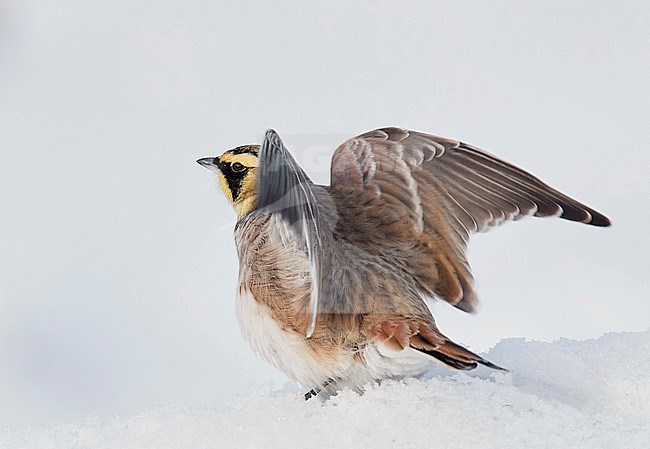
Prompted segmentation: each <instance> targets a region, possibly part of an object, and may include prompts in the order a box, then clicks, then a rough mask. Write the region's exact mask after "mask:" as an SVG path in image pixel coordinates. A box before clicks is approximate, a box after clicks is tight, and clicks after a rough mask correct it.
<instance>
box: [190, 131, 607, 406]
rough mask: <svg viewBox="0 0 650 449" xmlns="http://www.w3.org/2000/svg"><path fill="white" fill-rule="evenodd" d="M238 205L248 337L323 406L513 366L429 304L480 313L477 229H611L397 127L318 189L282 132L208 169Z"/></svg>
mask: <svg viewBox="0 0 650 449" xmlns="http://www.w3.org/2000/svg"><path fill="white" fill-rule="evenodd" d="M197 162H198V163H199V164H201V165H202V166H204V167H206V168H208V169H210V170H212V171H213V172H215V173H216V174H217V175H218V180H219V186H220V188H221V190H222V191H223V193H224V194H225V196H226V198H227V200H228V201H229V203H230V204H231V205H232V206H233V208H234V210H235V212H236V215H237V222H236V225H235V229H234V239H235V244H236V248H237V253H238V256H239V278H238V287H237V295H236V307H235V309H236V315H237V319H238V321H239V325H240V328H241V331H242V334H243V337H244V338H245V340H247V341H248V342H249V343H250V345H251V346H252V348H253V349H254V350H255V351H256V352H257V353H258V354H260V355H261V356H262V357H263V358H264V359H266V361H268V362H269V363H270V364H271V365H273V366H275V367H276V368H278V369H279V370H280V371H282V372H283V373H284V374H285V375H286V376H288V377H289V378H290V379H292V380H294V381H296V382H298V383H299V384H301V385H302V386H303V387H304V388H305V389H306V390H307V393H306V394H305V399H309V398H311V397H314V396H318V397H319V398H321V399H322V400H327V398H329V397H331V396H333V395H336V394H338V392H340V391H341V390H343V389H351V390H353V391H356V392H359V393H363V391H364V390H365V388H366V387H367V385H369V384H371V383H373V382H375V383H380V382H381V381H382V380H384V379H401V378H405V377H413V376H419V375H421V374H422V373H423V372H425V371H426V370H427V369H429V368H430V366H431V362H432V361H438V362H441V363H442V364H444V365H446V366H447V367H449V368H451V369H456V370H470V369H474V368H476V367H477V366H478V365H484V366H486V367H489V368H492V369H496V370H503V369H504V368H502V367H500V366H498V365H496V364H494V363H492V362H490V361H488V360H486V359H484V358H483V357H481V356H479V355H478V354H475V353H474V352H472V351H470V350H469V349H467V348H465V347H463V346H461V345H460V344H458V343H455V342H454V341H453V340H451V339H450V338H448V337H447V336H445V335H444V334H443V333H442V332H441V331H440V330H439V329H438V327H437V325H436V322H435V320H434V317H433V315H432V313H431V310H430V309H429V307H428V305H427V301H429V300H430V299H434V300H440V301H445V302H447V303H449V304H451V305H452V306H454V307H456V308H458V309H460V310H463V311H465V312H469V313H473V312H476V310H477V305H478V302H479V297H478V293H477V290H476V285H475V280H474V277H473V275H472V271H471V268H470V265H469V262H468V260H467V255H466V252H467V246H468V242H469V238H470V236H471V234H474V233H477V232H484V231H487V230H488V229H491V228H494V227H497V226H500V225H502V224H504V223H506V222H510V221H516V220H519V219H521V218H523V217H526V216H531V215H532V216H535V217H560V218H563V219H566V220H571V221H576V222H581V223H586V224H589V225H593V226H600V227H607V226H610V224H611V222H610V220H609V219H608V218H607V217H606V216H604V215H603V214H601V213H599V212H597V211H595V210H594V209H592V208H590V207H588V206H586V205H584V204H582V203H580V202H578V201H576V200H574V199H572V198H570V197H569V196H567V195H565V194H563V193H561V192H559V191H558V190H555V189H554V188H552V187H550V186H548V185H547V184H545V183H544V182H542V181H541V180H540V179H538V178H537V177H535V176H533V175H532V174H530V173H528V172H526V171H524V170H522V169H520V168H518V167H516V166H514V165H513V164H511V163H509V162H506V161H504V160H502V159H500V158H498V157H496V156H494V155H492V154H490V153H488V152H486V151H483V150H481V149H479V148H476V147H474V146H472V145H469V144H466V143H463V142H461V141H459V140H454V139H448V138H444V137H439V136H434V135H430V134H426V133H422V132H417V131H412V130H408V129H403V128H397V127H388V128H381V129H376V130H373V131H369V132H366V133H364V134H361V135H359V136H356V137H353V138H351V139H349V140H347V141H346V142H344V143H343V144H342V145H340V146H339V147H338V148H337V149H336V150H335V151H334V154H333V156H332V161H331V179H330V185H329V186H324V185H317V184H315V183H314V182H312V181H311V179H310V178H309V177H308V176H307V174H306V173H305V171H304V170H303V169H302V168H301V167H300V166H299V165H298V163H297V162H296V160H295V159H294V157H293V156H292V155H291V153H290V152H289V151H288V150H287V148H286V147H285V145H284V143H283V142H282V140H281V138H280V136H279V135H278V134H277V133H276V132H275V131H274V130H272V129H269V130H267V131H266V133H265V135H264V139H263V142H262V144H261V145H259V144H254V145H242V146H238V147H236V148H233V149H230V150H228V151H225V152H224V153H223V154H221V155H220V156H217V157H207V158H202V159H199V160H198V161H197Z"/></svg>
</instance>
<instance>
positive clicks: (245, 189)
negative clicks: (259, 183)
mask: <svg viewBox="0 0 650 449" xmlns="http://www.w3.org/2000/svg"><path fill="white" fill-rule="evenodd" d="M219 186H220V187H221V190H222V191H223V193H224V195H226V199H227V200H228V202H229V203H230V204H231V205H232V207H233V209H235V213H237V218H242V217H243V216H244V215H246V214H248V213H249V212H250V211H252V210H253V209H254V208H255V204H256V203H257V195H256V194H255V176H254V175H249V176H247V177H246V178H245V179H244V180H243V182H242V185H241V190H240V191H239V194H238V195H237V198H233V195H232V190H230V186H229V185H228V181H227V180H226V177H225V176H224V175H223V174H222V173H219Z"/></svg>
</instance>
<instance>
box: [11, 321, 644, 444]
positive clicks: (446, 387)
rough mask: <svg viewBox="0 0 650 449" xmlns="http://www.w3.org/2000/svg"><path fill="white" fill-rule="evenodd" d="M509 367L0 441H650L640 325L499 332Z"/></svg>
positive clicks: (502, 359)
mask: <svg viewBox="0 0 650 449" xmlns="http://www.w3.org/2000/svg"><path fill="white" fill-rule="evenodd" d="M486 356H487V358H488V359H489V360H491V361H493V362H495V363H497V364H499V365H501V366H506V367H508V368H509V369H510V372H509V373H501V372H495V371H491V370H489V369H486V368H479V370H476V371H474V372H470V373H458V372H452V371H448V370H446V369H445V368H443V367H439V366H435V367H434V368H433V369H432V370H431V371H430V372H429V373H427V375H425V376H424V377H423V378H421V379H405V380H402V381H387V382H383V383H382V384H381V385H371V386H369V388H368V390H367V391H366V393H365V394H364V395H363V396H359V395H357V394H355V393H353V392H351V391H344V392H342V393H341V394H339V395H338V396H336V397H334V398H332V399H330V400H329V401H327V402H326V403H324V404H323V403H320V402H318V401H315V400H311V401H307V402H305V401H304V400H303V398H302V391H301V390H299V389H298V388H297V387H296V386H295V385H292V384H289V383H287V384H286V385H285V386H284V387H282V388H278V387H277V386H271V385H269V386H266V387H263V388H257V389H255V391H252V392H251V393H250V394H249V395H247V396H245V397H242V398H240V399H239V400H237V401H235V402H230V403H215V404H210V405H206V406H204V407H201V408H196V407H193V408H191V407H183V406H178V405H168V406H166V407H161V408H157V409H152V410H149V411H145V412H142V413H139V414H135V415H132V416H128V417H114V418H111V419H100V418H97V417H95V418H92V417H91V418H88V419H86V420H85V421H84V422H80V423H73V424H66V425H58V426H54V427H47V428H41V429H31V430H24V431H16V430H11V429H5V430H4V431H2V433H0V448H2V449H9V448H12V449H13V448H30V449H31V448H34V449H40V448H43V449H45V448H47V449H57V448H65V449H71V448H79V449H81V448H116V449H117V448H120V449H125V448H141V449H145V448H152V449H153V448H156V449H164V448H170V449H171V448H193V449H201V448H229V449H230V448H232V449H235V448H282V449H289V448H320V447H359V448H363V447H374V448H389V447H395V448H418V449H419V448H424V447H437V448H500V449H504V448H522V447H526V448H529V449H532V448H590V449H592V448H607V449H616V448H625V449H646V448H650V331H646V332H642V333H611V334H606V335H604V336H603V337H601V338H599V339H597V340H588V341H574V340H568V339H560V340H558V341H555V342H553V343H543V342H537V341H526V340H525V339H522V338H513V339H507V340H503V341H501V342H499V343H498V344H497V345H496V346H495V347H494V348H493V349H492V350H490V351H489V353H488V354H487V355H486Z"/></svg>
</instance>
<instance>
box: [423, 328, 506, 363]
mask: <svg viewBox="0 0 650 449" xmlns="http://www.w3.org/2000/svg"><path fill="white" fill-rule="evenodd" d="M428 331H429V332H427V331H425V332H422V331H421V332H420V334H419V335H417V336H413V337H411V345H410V346H411V347H412V348H413V349H416V350H418V351H420V352H422V353H424V354H427V355H430V356H431V357H433V358H435V359H438V360H440V361H441V362H442V363H444V364H445V365H447V366H450V367H451V368H455V369H460V370H470V369H474V368H476V367H477V366H478V365H479V364H481V365H484V366H487V367H488V368H492V369H498V370H501V371H508V370H507V369H505V368H501V367H500V366H498V365H495V364H494V363H492V362H489V361H487V360H485V359H484V358H483V357H481V356H480V355H478V354H474V353H473V352H472V351H470V350H468V349H465V348H463V347H462V346H460V345H457V344H456V343H454V342H453V341H451V340H449V339H448V338H447V337H445V336H444V335H442V334H441V333H439V332H437V331H433V332H431V330H428ZM423 334H424V335H423ZM427 334H428V335H427Z"/></svg>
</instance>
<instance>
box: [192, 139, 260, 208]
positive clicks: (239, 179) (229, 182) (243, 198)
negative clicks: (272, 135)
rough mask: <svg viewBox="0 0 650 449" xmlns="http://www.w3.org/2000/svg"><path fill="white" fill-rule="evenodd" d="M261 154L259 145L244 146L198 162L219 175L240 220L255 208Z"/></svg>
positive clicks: (221, 185)
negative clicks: (258, 165) (257, 170)
mask: <svg viewBox="0 0 650 449" xmlns="http://www.w3.org/2000/svg"><path fill="white" fill-rule="evenodd" d="M259 152H260V146H259V145H243V146H240V147H237V148H233V149H232V150H228V151H226V152H225V153H223V154H222V155H221V156H217V157H205V158H203V159H199V160H198V161H196V162H198V163H199V164H201V165H203V166H204V167H206V168H207V169H209V170H212V171H214V172H215V173H217V175H218V176H219V186H220V187H221V190H223V193H224V194H225V195H226V198H227V199H228V201H229V202H230V204H232V206H233V208H234V209H235V212H237V215H238V216H239V218H241V217H243V216H244V215H246V214H247V213H249V212H250V211H251V210H253V208H254V207H255V202H256V199H257V195H256V185H255V184H256V168H257V164H258V156H259Z"/></svg>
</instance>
